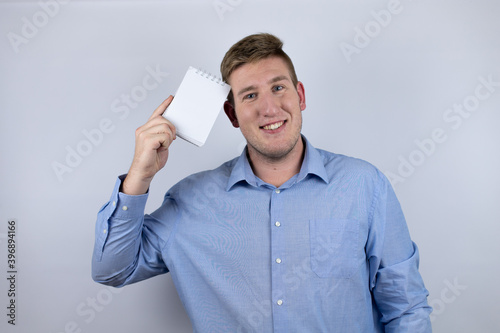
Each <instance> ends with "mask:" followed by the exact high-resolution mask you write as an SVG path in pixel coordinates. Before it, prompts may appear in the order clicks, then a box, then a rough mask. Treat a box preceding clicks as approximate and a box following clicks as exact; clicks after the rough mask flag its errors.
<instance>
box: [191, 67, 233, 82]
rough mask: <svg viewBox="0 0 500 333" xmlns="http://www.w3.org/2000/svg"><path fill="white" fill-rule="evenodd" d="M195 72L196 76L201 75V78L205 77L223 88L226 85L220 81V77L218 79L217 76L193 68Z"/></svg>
mask: <svg viewBox="0 0 500 333" xmlns="http://www.w3.org/2000/svg"><path fill="white" fill-rule="evenodd" d="M195 70H196V74H198V75H201V76H202V77H205V78H207V79H209V80H211V81H213V82H215V83H217V84H219V85H221V86H225V85H226V84H227V83H226V82H224V81H222V79H221V78H220V77H218V76H217V75H213V74H212V73H209V72H207V71H205V70H203V69H200V68H195Z"/></svg>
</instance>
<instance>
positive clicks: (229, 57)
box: [220, 33, 298, 106]
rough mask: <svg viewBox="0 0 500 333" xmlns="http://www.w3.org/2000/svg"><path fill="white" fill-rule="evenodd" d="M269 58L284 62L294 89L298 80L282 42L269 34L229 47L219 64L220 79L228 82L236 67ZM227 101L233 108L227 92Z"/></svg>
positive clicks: (262, 34)
mask: <svg viewBox="0 0 500 333" xmlns="http://www.w3.org/2000/svg"><path fill="white" fill-rule="evenodd" d="M270 57H279V58H281V59H283V60H284V61H285V63H286V64H287V66H288V71H289V74H290V78H291V80H292V83H293V85H294V87H296V86H297V83H298V79H297V74H296V73H295V68H294V67H293V63H292V60H291V59H290V57H289V56H288V55H287V54H286V53H285V51H283V42H282V41H281V40H280V39H279V38H278V37H276V36H274V35H271V34H269V33H259V34H254V35H250V36H247V37H245V38H243V39H242V40H240V41H239V42H237V43H236V44H234V45H233V46H231V48H230V49H229V50H228V51H227V52H226V54H225V56H224V59H222V62H221V64H220V71H221V74H222V79H223V80H224V81H225V82H229V81H228V80H229V77H230V76H231V73H233V71H234V70H236V69H237V68H238V67H240V66H242V65H244V64H247V63H253V62H257V61H259V60H263V59H266V58H270ZM227 99H228V101H229V102H230V103H231V104H233V106H234V97H233V92H232V91H231V92H229V96H228V98H227Z"/></svg>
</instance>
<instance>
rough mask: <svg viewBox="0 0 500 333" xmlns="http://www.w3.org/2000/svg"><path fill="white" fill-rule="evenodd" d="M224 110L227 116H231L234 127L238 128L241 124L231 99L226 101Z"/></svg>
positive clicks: (230, 119)
mask: <svg viewBox="0 0 500 333" xmlns="http://www.w3.org/2000/svg"><path fill="white" fill-rule="evenodd" d="M224 112H225V113H226V116H227V117H228V118H229V121H231V124H233V127H235V128H238V127H240V124H239V123H238V118H236V111H235V110H234V107H233V105H232V104H231V103H229V101H225V102H224Z"/></svg>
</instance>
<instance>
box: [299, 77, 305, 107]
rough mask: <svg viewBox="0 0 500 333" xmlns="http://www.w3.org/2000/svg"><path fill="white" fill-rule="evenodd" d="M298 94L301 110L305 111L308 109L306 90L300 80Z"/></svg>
mask: <svg viewBox="0 0 500 333" xmlns="http://www.w3.org/2000/svg"><path fill="white" fill-rule="evenodd" d="M297 94H299V105H300V111H304V110H305V109H306V91H305V90H304V85H303V84H302V82H300V81H299V82H297Z"/></svg>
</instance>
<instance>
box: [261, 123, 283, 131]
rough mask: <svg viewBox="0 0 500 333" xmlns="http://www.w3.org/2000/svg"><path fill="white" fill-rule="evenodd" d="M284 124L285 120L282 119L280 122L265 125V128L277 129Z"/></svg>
mask: <svg viewBox="0 0 500 333" xmlns="http://www.w3.org/2000/svg"><path fill="white" fill-rule="evenodd" d="M282 125H283V122H282V121H280V122H279V123H274V124H271V125H267V126H264V127H263V128H264V129H265V130H275V129H277V128H280V127H281V126H282Z"/></svg>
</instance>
